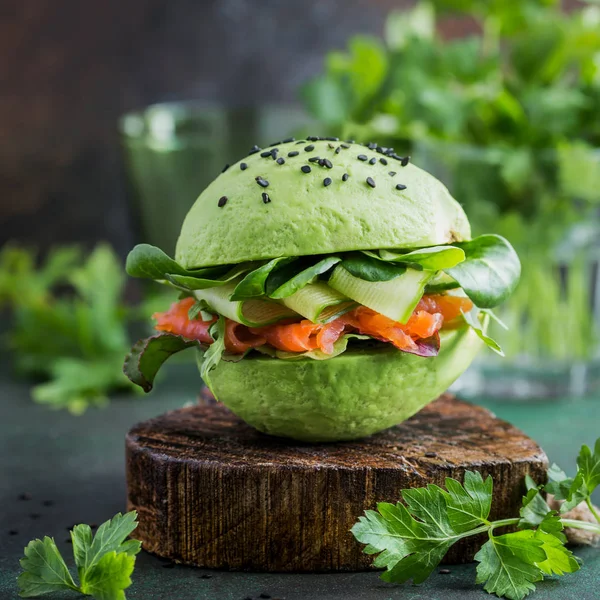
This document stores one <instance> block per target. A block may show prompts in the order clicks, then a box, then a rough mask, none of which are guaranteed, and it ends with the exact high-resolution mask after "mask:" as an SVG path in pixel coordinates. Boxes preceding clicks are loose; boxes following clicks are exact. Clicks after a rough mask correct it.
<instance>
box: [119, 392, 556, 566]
mask: <svg viewBox="0 0 600 600" xmlns="http://www.w3.org/2000/svg"><path fill="white" fill-rule="evenodd" d="M546 468H547V459H546V456H545V454H544V452H543V451H542V450H541V449H540V447H539V446H538V445H537V444H536V443H535V442H534V441H532V440H531V439H529V438H528V437H526V436H525V435H524V434H523V433H522V432H521V431H519V430H518V429H516V428H515V427H513V426H512V425H510V424H509V423H506V422H505V421H501V420H500V419H497V418H496V417H495V416H494V415H493V414H491V413H490V412H489V411H487V410H485V409H483V408H480V407H477V406H473V405H471V404H467V403H466V402H462V401H459V400H456V399H455V398H453V397H451V396H449V395H444V396H442V397H440V398H439V399H438V400H436V401H435V402H433V403H432V404H430V405H429V406H427V407H426V408H424V409H423V410H422V411H421V412H420V413H418V414H417V415H415V416H414V417H412V418H411V419H409V420H408V421H406V422H405V423H402V424H401V425H397V426H396V427H393V428H392V429H389V430H387V431H385V432H383V433H379V434H377V435H374V436H372V437H370V438H366V439H363V440H360V441H356V442H346V443H336V444H306V443H301V442H294V441H290V440H284V439H280V438H274V437H270V436H267V435H264V434H261V433H259V432H257V431H255V430H254V429H252V428H251V427H249V426H248V425H246V424H245V423H243V422H242V421H241V420H240V419H238V418H237V417H236V416H235V415H233V414H232V413H230V412H229V411H228V410H227V409H226V408H224V407H222V406H220V405H217V406H200V405H199V406H193V407H189V408H183V409H181V410H176V411H173V412H169V413H167V414H165V415H162V416H160V417H158V418H156V419H152V420H150V421H146V422H144V423H140V424H139V425H136V426H135V427H134V428H133V429H132V430H131V431H130V432H129V434H128V436H127V483H128V506H129V509H130V510H132V509H135V510H137V511H138V513H139V527H138V529H137V530H136V533H135V535H136V537H137V538H138V539H140V540H142V542H143V547H144V548H145V549H146V550H148V551H150V552H154V553H156V554H158V555H159V556H163V557H167V558H169V559H171V560H173V561H175V562H182V563H186V564H191V565H197V566H202V567H209V568H225V569H245V570H256V571H296V572H302V571H313V572H314V571H354V570H364V569H367V568H369V565H370V562H371V561H370V559H369V557H367V556H365V555H364V554H363V553H362V548H363V546H362V545H361V544H359V543H358V542H356V541H355V540H354V538H353V536H352V534H350V532H349V529H350V528H351V527H352V525H353V524H354V523H355V522H356V520H357V518H358V516H360V515H361V514H362V513H363V511H364V510H365V509H372V508H375V505H376V504H377V502H381V501H388V502H396V501H397V500H398V499H399V497H400V490H402V489H403V488H407V487H418V486H423V485H426V484H427V483H437V484H440V485H443V483H444V478H445V477H448V476H450V477H455V478H457V479H459V480H462V477H463V473H464V471H465V470H468V469H471V470H477V471H481V472H482V473H483V474H484V475H487V474H490V475H492V477H493V478H494V502H493V506H492V518H505V517H512V516H516V515H518V510H519V506H520V503H521V496H522V494H523V486H522V481H523V477H524V476H525V474H527V473H529V474H530V475H531V476H532V477H533V478H534V479H535V480H536V481H540V482H541V481H542V480H543V478H544V477H545V471H546ZM480 543H481V540H478V539H473V538H466V539H465V540H462V541H461V542H460V544H457V545H455V546H454V547H453V549H452V550H451V552H450V553H449V554H448V556H447V562H466V561H470V560H472V558H473V555H474V553H475V552H476V551H477V549H478V546H479V545H480Z"/></svg>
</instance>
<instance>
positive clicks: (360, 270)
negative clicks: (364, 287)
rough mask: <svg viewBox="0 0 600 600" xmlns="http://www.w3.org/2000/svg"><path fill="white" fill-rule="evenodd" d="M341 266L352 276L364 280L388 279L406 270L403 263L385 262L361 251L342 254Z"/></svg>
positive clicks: (394, 277)
mask: <svg viewBox="0 0 600 600" xmlns="http://www.w3.org/2000/svg"><path fill="white" fill-rule="evenodd" d="M342 266H343V267H344V269H346V271H348V272H349V273H350V274H351V275H354V277H359V278H360V279H363V280H365V281H390V280H392V279H396V277H400V275H403V274H404V273H405V272H406V267H405V266H404V265H396V264H394V263H392V262H385V261H382V260H379V259H377V258H373V257H372V256H367V255H366V254H364V253H363V252H351V253H349V254H347V255H345V256H344V258H343V260H342Z"/></svg>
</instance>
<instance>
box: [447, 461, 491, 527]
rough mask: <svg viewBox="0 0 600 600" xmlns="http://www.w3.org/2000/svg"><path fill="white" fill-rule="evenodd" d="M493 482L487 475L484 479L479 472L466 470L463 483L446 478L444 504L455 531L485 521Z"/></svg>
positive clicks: (487, 515) (489, 507) (488, 512)
mask: <svg viewBox="0 0 600 600" xmlns="http://www.w3.org/2000/svg"><path fill="white" fill-rule="evenodd" d="M493 487H494V482H493V481H492V478H491V477H490V476H489V475H488V477H487V479H486V480H485V481H484V480H483V477H482V476H481V473H473V472H472V471H467V472H466V473H465V481H464V484H463V485H461V484H460V483H458V481H456V480H455V479H451V478H450V477H448V478H446V489H447V490H448V492H446V494H445V495H446V505H447V507H448V518H449V520H450V524H451V525H452V527H453V528H454V530H455V531H457V532H459V533H462V532H464V531H469V530H470V529H473V528H474V527H476V526H478V525H481V524H482V523H487V518H488V517H489V515H490V510H491V508H492V489H493Z"/></svg>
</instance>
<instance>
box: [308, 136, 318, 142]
mask: <svg viewBox="0 0 600 600" xmlns="http://www.w3.org/2000/svg"><path fill="white" fill-rule="evenodd" d="M306 139H307V140H308V141H309V142H317V141H319V140H320V139H321V138H320V137H318V136H316V135H309V136H308V137H307V138H306Z"/></svg>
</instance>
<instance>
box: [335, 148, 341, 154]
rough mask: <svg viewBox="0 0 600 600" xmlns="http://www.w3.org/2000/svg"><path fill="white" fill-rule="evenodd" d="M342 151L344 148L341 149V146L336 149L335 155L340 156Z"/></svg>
mask: <svg viewBox="0 0 600 600" xmlns="http://www.w3.org/2000/svg"><path fill="white" fill-rule="evenodd" d="M341 151H342V147H341V146H338V147H337V148H336V149H335V153H336V154H339V153H340V152H341Z"/></svg>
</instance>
